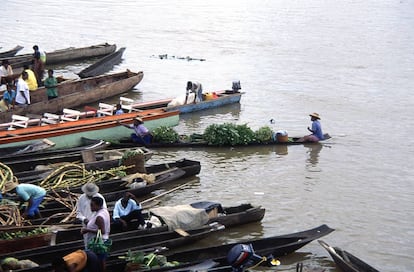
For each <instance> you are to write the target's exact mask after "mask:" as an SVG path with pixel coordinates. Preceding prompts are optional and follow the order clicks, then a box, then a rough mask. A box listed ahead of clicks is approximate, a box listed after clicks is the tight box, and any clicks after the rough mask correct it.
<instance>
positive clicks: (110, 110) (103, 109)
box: [96, 103, 115, 116]
mask: <svg viewBox="0 0 414 272" xmlns="http://www.w3.org/2000/svg"><path fill="white" fill-rule="evenodd" d="M114 111H115V106H114V105H109V104H106V103H99V110H97V111H96V112H97V113H98V116H99V115H107V116H112V115H114Z"/></svg>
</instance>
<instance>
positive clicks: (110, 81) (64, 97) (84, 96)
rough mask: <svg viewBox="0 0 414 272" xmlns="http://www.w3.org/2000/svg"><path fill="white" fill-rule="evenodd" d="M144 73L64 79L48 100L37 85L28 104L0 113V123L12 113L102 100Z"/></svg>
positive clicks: (39, 111)
mask: <svg viewBox="0 0 414 272" xmlns="http://www.w3.org/2000/svg"><path fill="white" fill-rule="evenodd" d="M143 77H144V73H143V72H142V71H141V72H131V71H129V70H127V71H125V72H119V73H114V74H109V75H102V76H97V77H91V78H86V79H80V80H65V81H63V82H62V83H59V84H58V86H57V90H58V93H59V97H57V98H55V99H52V100H48V98H47V89H46V88H45V87H42V88H39V89H37V90H36V91H33V92H31V93H30V102H31V104H30V105H28V106H27V107H18V106H16V107H15V108H14V109H13V110H12V111H7V112H2V113H0V123H7V122H10V121H12V117H13V115H27V114H43V113H58V112H61V111H62V110H63V109H64V108H75V107H79V106H82V105H87V104H90V103H94V102H96V101H102V100H103V99H105V98H108V97H112V96H116V95H119V94H121V93H124V92H127V91H129V90H131V89H132V88H133V87H134V86H135V85H137V84H138V83H140V82H141V80H142V78H143Z"/></svg>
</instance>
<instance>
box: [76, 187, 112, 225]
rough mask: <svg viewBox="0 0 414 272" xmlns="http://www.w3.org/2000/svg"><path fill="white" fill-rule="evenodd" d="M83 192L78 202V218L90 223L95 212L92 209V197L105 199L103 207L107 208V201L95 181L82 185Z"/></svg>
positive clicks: (84, 222)
mask: <svg viewBox="0 0 414 272" xmlns="http://www.w3.org/2000/svg"><path fill="white" fill-rule="evenodd" d="M81 189H82V192H83V194H81V195H80V197H79V199H78V201H77V203H76V218H77V219H79V221H81V222H82V223H83V224H84V225H86V224H88V221H89V219H90V218H91V217H92V215H93V214H94V212H92V210H91V199H92V197H94V196H98V197H100V198H102V199H103V207H104V208H105V209H106V201H105V198H104V197H103V195H101V194H100V193H99V187H98V185H96V184H95V183H92V182H88V183H85V184H84V185H83V186H82V188H81Z"/></svg>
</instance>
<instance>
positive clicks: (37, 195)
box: [3, 181, 46, 218]
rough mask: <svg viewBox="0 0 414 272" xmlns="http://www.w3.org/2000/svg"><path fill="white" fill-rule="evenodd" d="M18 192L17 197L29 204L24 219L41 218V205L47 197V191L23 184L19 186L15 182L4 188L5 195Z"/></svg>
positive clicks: (5, 185)
mask: <svg viewBox="0 0 414 272" xmlns="http://www.w3.org/2000/svg"><path fill="white" fill-rule="evenodd" d="M13 191H15V192H16V194H17V196H18V197H19V198H20V199H21V200H23V201H25V202H27V207H26V209H25V211H24V213H23V215H22V216H23V218H35V217H38V218H40V217H41V216H40V212H39V205H40V203H42V201H43V198H44V197H45V196H46V190H45V189H43V188H42V187H40V186H37V185H34V184H29V183H23V184H19V183H18V182H14V181H7V182H6V183H5V184H4V187H3V193H7V192H9V193H12V192H13Z"/></svg>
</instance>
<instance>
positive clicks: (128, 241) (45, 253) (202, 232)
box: [0, 224, 224, 264]
mask: <svg viewBox="0 0 414 272" xmlns="http://www.w3.org/2000/svg"><path fill="white" fill-rule="evenodd" d="M222 229H224V227H223V226H221V225H219V224H215V225H213V226H203V227H201V228H198V229H193V230H187V231H186V233H187V234H188V235H182V234H181V233H179V232H177V231H165V232H158V233H153V234H145V235H139V230H135V231H129V232H122V233H117V234H113V235H110V238H111V239H112V246H111V254H117V253H123V252H125V251H127V250H129V249H131V250H141V249H145V248H152V247H167V248H176V247H178V246H182V245H184V244H189V243H193V242H195V241H197V240H201V239H203V238H206V237H207V236H208V235H211V234H213V233H216V232H217V231H220V230H222ZM83 247H84V243H83V240H81V241H79V240H78V241H74V242H67V243H63V244H58V245H53V246H43V247H38V248H32V249H27V250H21V251H16V252H8V253H6V254H2V255H0V259H1V258H2V257H6V256H8V257H14V258H17V259H29V260H32V261H34V262H36V263H38V264H48V263H50V261H51V258H50V256H64V255H66V254H68V253H71V252H73V251H75V250H77V249H80V248H83Z"/></svg>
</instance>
